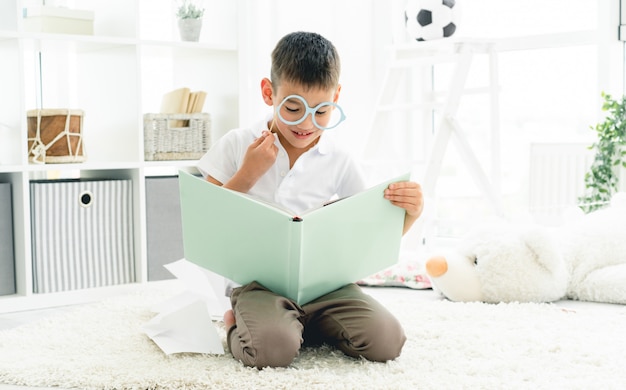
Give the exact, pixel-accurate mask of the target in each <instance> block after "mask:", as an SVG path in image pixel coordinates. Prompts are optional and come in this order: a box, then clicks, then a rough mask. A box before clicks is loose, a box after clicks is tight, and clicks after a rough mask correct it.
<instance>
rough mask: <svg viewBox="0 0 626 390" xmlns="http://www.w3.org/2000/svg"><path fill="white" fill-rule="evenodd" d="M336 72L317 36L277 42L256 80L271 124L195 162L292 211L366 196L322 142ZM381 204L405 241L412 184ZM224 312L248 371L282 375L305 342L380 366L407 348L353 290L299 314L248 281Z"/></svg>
mask: <svg viewBox="0 0 626 390" xmlns="http://www.w3.org/2000/svg"><path fill="white" fill-rule="evenodd" d="M339 73H340V62H339V56H338V54H337V51H336V49H335V47H334V46H333V44H332V43H331V42H329V41H328V40H326V39H325V38H324V37H322V36H320V35H318V34H315V33H307V32H295V33H291V34H288V35H286V36H284V37H283V38H282V39H281V40H280V41H279V42H278V44H277V45H276V47H275V48H274V50H273V52H272V67H271V76H270V77H271V78H270V79H268V78H264V79H263V80H262V81H261V95H262V98H263V101H264V102H265V103H266V104H267V105H268V106H272V107H273V111H274V113H273V115H272V116H271V117H269V118H266V119H264V120H263V122H262V123H260V124H259V125H258V126H255V127H253V128H248V129H237V130H233V131H230V132H228V133H227V134H226V135H224V136H223V137H222V138H221V139H220V140H219V141H218V142H217V143H216V144H215V145H214V147H212V148H211V150H209V151H208V152H207V153H206V155H205V156H203V157H202V159H201V160H200V161H199V163H198V169H199V170H200V172H201V173H202V175H203V176H205V177H206V179H207V180H208V181H209V182H212V183H214V184H216V185H222V186H224V187H226V188H229V189H232V190H236V191H240V192H244V193H249V194H251V195H254V196H258V197H260V198H262V199H264V200H267V201H270V202H274V203H278V204H281V205H283V206H286V207H288V208H290V209H292V210H294V211H295V212H301V211H305V210H307V209H310V208H312V207H314V206H318V205H321V204H323V203H325V202H327V201H328V200H330V199H331V197H333V196H338V197H345V196H350V195H353V194H355V193H357V192H359V191H361V190H363V189H365V181H364V178H363V175H362V173H361V171H360V170H359V168H358V167H357V164H356V163H355V162H354V161H353V159H352V158H351V157H350V155H349V154H348V153H347V152H345V151H342V150H341V149H339V148H338V147H337V146H335V145H333V144H332V139H331V138H329V137H328V136H327V135H323V133H324V131H326V130H329V129H331V128H333V127H335V126H337V125H338V124H339V123H340V122H341V121H342V120H343V119H344V116H343V112H342V111H341V107H339V106H338V105H337V101H338V99H339V92H340V90H341V86H340V84H339ZM329 131H332V130H329ZM384 196H385V198H387V199H389V200H390V201H391V202H392V203H393V204H394V205H397V206H398V207H402V208H404V209H405V210H406V211H405V220H404V232H405V233H406V231H407V230H408V229H409V228H410V227H411V225H412V224H413V222H414V221H415V220H416V219H417V218H418V217H419V215H420V214H421V212H422V206H423V200H422V194H421V189H420V187H419V185H418V184H416V183H413V182H401V183H394V184H392V185H390V186H389V188H388V189H387V190H385V194H384ZM363 212H367V210H364V211H363ZM337 260H338V261H341V259H337ZM259 261H262V259H259ZM329 272H332V270H329ZM231 303H232V307H233V310H229V311H227V312H226V313H225V314H224V324H225V326H226V329H227V332H228V336H227V338H228V340H227V342H228V346H229V348H230V351H231V352H232V354H233V356H234V357H235V358H236V359H238V360H240V361H242V362H243V363H244V364H245V365H247V366H252V367H257V368H263V367H284V366H288V365H289V364H291V362H292V361H293V359H294V358H295V357H296V356H297V355H298V351H299V349H300V347H301V345H302V344H303V343H305V344H306V345H315V344H320V343H323V342H326V343H328V344H331V345H334V346H336V347H337V348H339V349H340V350H342V351H343V352H344V353H346V354H347V355H349V356H353V357H364V358H366V359H369V360H372V361H387V360H391V359H395V358H396V357H397V356H399V355H400V351H401V350H402V346H403V345H404V342H405V340H406V337H405V335H404V331H403V329H402V327H401V326H400V324H399V322H398V321H397V319H396V318H395V317H394V316H393V315H392V314H391V313H390V312H388V311H387V310H386V309H385V308H384V307H382V305H381V304H380V303H378V302H377V301H375V300H374V299H373V298H372V297H370V296H369V295H367V294H365V293H363V292H362V291H361V289H360V288H359V287H358V286H357V285H355V284H350V285H347V286H345V287H342V288H340V289H338V290H336V291H333V292H331V293H329V294H326V295H324V296H322V297H320V298H318V299H316V300H314V301H312V302H310V303H307V304H305V305H303V306H302V307H300V306H299V305H297V304H296V303H295V302H293V301H291V300H290V299H288V298H285V297H282V296H280V295H277V294H275V293H273V292H272V291H269V290H268V289H266V288H265V287H264V286H262V285H260V284H258V283H256V282H252V283H250V284H248V285H244V286H241V287H238V288H236V289H235V290H233V293H232V295H231Z"/></svg>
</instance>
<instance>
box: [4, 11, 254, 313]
mask: <svg viewBox="0 0 626 390" xmlns="http://www.w3.org/2000/svg"><path fill="white" fill-rule="evenodd" d="M39 3H40V2H38V1H37V2H35V1H32V0H17V1H2V2H0V58H1V61H0V183H11V188H12V210H13V213H12V216H13V235H14V253H15V285H16V290H17V293H16V294H12V295H6V296H0V312H6V311H13V310H23V309H29V308H35V307H44V306H52V305H57V304H69V303H74V302H79V301H84V300H88V299H91V298H93V297H99V296H103V295H107V294H111V293H113V292H114V289H117V290H115V291H119V289H123V287H124V286H121V287H120V286H117V287H105V288H93V289H81V290H75V291H67V292H61V293H54V294H37V293H34V290H35V289H34V288H33V264H32V245H33V237H32V233H31V230H32V229H31V227H32V226H31V217H32V216H31V195H30V182H31V181H33V180H45V179H59V178H74V179H75V178H80V179H124V180H130V182H131V191H132V202H133V204H132V210H133V219H134V226H133V237H134V242H135V245H134V252H135V253H134V261H135V267H134V269H135V273H136V274H135V278H134V280H136V281H137V282H138V283H143V282H146V281H147V279H148V278H147V268H148V267H147V250H146V207H145V199H146V186H145V180H146V178H150V177H152V176H159V175H175V174H176V172H177V170H178V169H186V170H191V171H193V169H194V168H193V167H194V165H195V161H145V160H144V151H143V147H144V146H143V114H144V113H156V112H159V109H160V103H161V97H162V96H163V94H164V93H166V92H168V91H171V90H173V89H176V88H180V87H189V88H190V89H191V90H192V91H193V90H203V91H207V92H208V95H207V98H206V102H205V105H204V111H205V112H208V113H210V115H211V125H212V131H213V132H214V134H215V133H217V134H216V135H215V136H214V137H213V138H214V139H215V138H217V137H219V135H221V134H222V133H223V132H224V131H226V130H228V129H230V128H233V127H236V126H237V125H238V124H239V119H240V111H239V110H240V98H239V91H240V82H241V80H242V77H241V72H240V64H239V58H240V51H239V50H238V34H239V29H240V27H239V26H241V24H242V21H241V19H242V18H244V17H245V16H241V15H240V13H239V12H238V11H239V10H238V8H243V7H245V4H244V3H245V2H244V1H228V0H212V1H210V2H209V1H207V2H205V8H206V12H205V17H204V26H203V32H202V34H201V37H200V41H199V42H182V41H180V38H179V35H178V31H177V27H176V19H175V8H174V7H175V2H174V1H172V0H130V1H129V0H86V1H76V2H73V3H72V4H75V5H76V8H82V9H87V10H91V11H93V13H94V20H93V35H80V34H58V33H42V32H31V31H25V24H24V20H23V17H22V10H23V9H24V8H26V7H31V6H34V5H36V4H39ZM64 3H69V2H67V1H66V2H64ZM243 15H245V12H244V13H243ZM35 108H72V109H81V110H83V111H84V113H85V114H84V127H83V139H84V147H85V155H86V157H87V160H86V162H83V163H76V164H32V163H29V162H28V153H27V138H28V135H27V134H28V129H27V121H26V118H27V117H26V112H27V111H28V110H29V109H35ZM175 260H177V259H172V261H175Z"/></svg>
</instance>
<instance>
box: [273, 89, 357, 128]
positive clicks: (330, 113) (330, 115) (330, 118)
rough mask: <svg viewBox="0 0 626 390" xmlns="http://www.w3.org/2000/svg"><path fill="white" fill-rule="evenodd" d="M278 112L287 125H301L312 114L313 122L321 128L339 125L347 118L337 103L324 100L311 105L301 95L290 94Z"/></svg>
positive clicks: (280, 105) (278, 108)
mask: <svg viewBox="0 0 626 390" xmlns="http://www.w3.org/2000/svg"><path fill="white" fill-rule="evenodd" d="M276 113H277V114H278V117H279V118H280V120H281V121H283V122H284V123H285V124H287V125H299V124H300V123H302V122H304V120H305V119H306V117H307V115H309V114H311V119H312V120H313V124H314V125H315V127H317V128H318V129H320V130H328V129H332V128H334V127H337V126H338V125H339V124H340V123H341V122H343V121H344V120H345V119H346V116H345V115H344V113H343V110H342V109H341V107H340V106H339V105H338V104H337V103H333V102H322V103H320V104H318V105H317V106H315V107H309V104H308V103H307V101H306V100H305V99H304V98H303V97H302V96H300V95H289V96H287V97H286V98H284V99H283V101H282V102H281V103H280V104H279V105H278V107H277V108H276Z"/></svg>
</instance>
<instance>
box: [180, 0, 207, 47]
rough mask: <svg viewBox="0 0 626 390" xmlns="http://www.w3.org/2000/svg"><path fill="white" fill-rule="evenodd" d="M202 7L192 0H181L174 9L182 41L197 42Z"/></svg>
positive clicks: (202, 14)
mask: <svg viewBox="0 0 626 390" xmlns="http://www.w3.org/2000/svg"><path fill="white" fill-rule="evenodd" d="M203 16H204V8H202V6H200V5H198V4H197V3H196V2H195V1H193V0H182V1H181V2H180V3H179V5H178V9H177V10H176V17H177V18H178V30H179V32H180V38H181V39H182V40H183V41H192V42H198V40H199V39H200V31H201V30H202V17H203Z"/></svg>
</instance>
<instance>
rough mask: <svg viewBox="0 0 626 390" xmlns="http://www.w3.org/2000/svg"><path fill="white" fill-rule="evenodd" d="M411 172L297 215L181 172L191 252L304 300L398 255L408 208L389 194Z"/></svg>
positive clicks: (245, 279)
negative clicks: (391, 199)
mask: <svg viewBox="0 0 626 390" xmlns="http://www.w3.org/2000/svg"><path fill="white" fill-rule="evenodd" d="M408 178H409V174H408V173H407V174H404V175H402V176H400V177H396V178H394V179H391V180H388V181H386V182H384V183H381V184H378V185H376V186H374V187H372V188H370V189H367V190H365V191H363V192H360V193H358V194H355V195H353V196H350V197H348V198H344V199H341V200H339V201H335V202H333V203H330V204H328V205H325V206H323V207H319V208H315V209H313V210H309V211H307V212H304V213H302V214H300V215H295V214H294V213H291V212H289V211H287V210H285V209H283V208H280V207H279V206H276V205H272V204H269V203H266V202H263V201H260V200H257V199H254V198H253V197H251V196H248V195H246V194H243V193H240V192H236V191H232V190H229V189H226V188H222V187H220V186H217V185H214V184H212V183H209V182H207V181H206V180H204V179H203V178H201V177H196V176H194V175H191V174H189V173H187V172H184V171H180V173H179V185H180V201H181V215H182V225H183V246H184V252H185V258H186V259H187V260H189V261H191V262H193V263H195V264H197V265H199V266H201V267H204V268H206V269H208V270H210V271H213V272H215V273H217V274H220V275H222V276H224V277H226V278H228V279H231V280H233V281H235V282H237V283H241V284H247V283H250V282H252V281H257V282H259V283H261V284H262V285H264V286H265V287H267V288H269V289H270V290H272V291H273V292H275V293H277V294H280V295H282V296H285V297H288V298H291V299H293V300H294V301H296V302H297V303H298V304H300V305H303V304H305V303H308V302H310V301H312V300H314V299H316V298H318V297H320V296H322V295H325V294H327V293H329V292H331V291H334V290H336V289H338V288H340V287H342V286H345V285H346V284H349V283H353V282H356V281H357V280H359V279H362V278H364V277H367V276H370V275H372V274H374V273H376V272H378V271H381V270H383V269H385V268H387V267H390V266H392V265H393V264H395V263H396V262H397V261H398V255H399V252H400V241H401V238H402V229H403V224H404V209H401V208H399V207H396V206H393V205H392V204H391V203H390V202H389V201H388V200H387V199H385V198H384V197H383V192H384V190H385V188H387V186H388V185H389V184H390V183H393V182H397V181H406V180H408Z"/></svg>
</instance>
